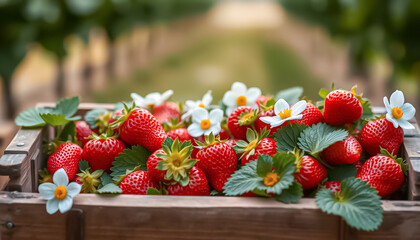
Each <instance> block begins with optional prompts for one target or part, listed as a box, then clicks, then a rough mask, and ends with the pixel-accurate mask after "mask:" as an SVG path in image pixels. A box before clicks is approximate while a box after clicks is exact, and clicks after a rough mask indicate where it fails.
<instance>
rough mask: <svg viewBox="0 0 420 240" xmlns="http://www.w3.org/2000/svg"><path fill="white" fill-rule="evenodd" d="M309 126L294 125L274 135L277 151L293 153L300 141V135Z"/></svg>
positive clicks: (283, 128)
mask: <svg viewBox="0 0 420 240" xmlns="http://www.w3.org/2000/svg"><path fill="white" fill-rule="evenodd" d="M306 128H307V126H306V125H305V124H303V123H302V124H297V123H293V124H292V125H290V124H288V125H286V126H284V127H281V128H280V129H279V130H277V132H276V133H274V140H276V146H277V151H279V152H281V151H286V152H290V151H293V150H294V148H295V147H297V143H298V139H299V136H300V134H301V133H302V132H303V130H305V129H306Z"/></svg>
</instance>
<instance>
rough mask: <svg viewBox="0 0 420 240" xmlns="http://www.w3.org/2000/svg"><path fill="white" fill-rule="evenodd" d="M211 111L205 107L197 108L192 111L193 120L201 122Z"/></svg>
mask: <svg viewBox="0 0 420 240" xmlns="http://www.w3.org/2000/svg"><path fill="white" fill-rule="evenodd" d="M208 118H209V112H208V111H207V110H206V109H204V108H197V109H195V110H194V111H193V112H192V121H193V122H195V123H198V124H200V123H201V120H203V119H208Z"/></svg>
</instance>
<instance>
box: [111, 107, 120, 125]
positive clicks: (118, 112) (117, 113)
mask: <svg viewBox="0 0 420 240" xmlns="http://www.w3.org/2000/svg"><path fill="white" fill-rule="evenodd" d="M123 115H124V114H123V109H119V110H117V111H115V112H114V115H112V117H111V118H110V119H109V122H108V123H109V124H110V125H111V123H113V122H115V121H117V120H118V118H120V117H121V116H123Z"/></svg>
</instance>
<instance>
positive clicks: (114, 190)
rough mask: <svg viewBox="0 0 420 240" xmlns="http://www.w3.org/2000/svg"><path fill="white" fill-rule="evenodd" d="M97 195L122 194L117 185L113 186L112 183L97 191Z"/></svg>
mask: <svg viewBox="0 0 420 240" xmlns="http://www.w3.org/2000/svg"><path fill="white" fill-rule="evenodd" d="M98 193H100V194H119V193H122V190H121V188H119V187H118V186H117V185H115V184H113V183H108V184H107V185H105V186H103V187H102V188H100V189H98Z"/></svg>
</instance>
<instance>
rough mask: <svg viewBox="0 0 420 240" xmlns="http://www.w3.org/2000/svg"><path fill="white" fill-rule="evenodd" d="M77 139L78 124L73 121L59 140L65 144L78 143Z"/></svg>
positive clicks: (66, 126)
mask: <svg viewBox="0 0 420 240" xmlns="http://www.w3.org/2000/svg"><path fill="white" fill-rule="evenodd" d="M76 138H77V137H76V124H75V123H74V122H73V121H72V122H68V123H67V124H66V125H65V126H64V128H63V130H62V131H61V133H60V136H58V140H59V141H63V142H66V141H70V142H76Z"/></svg>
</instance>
